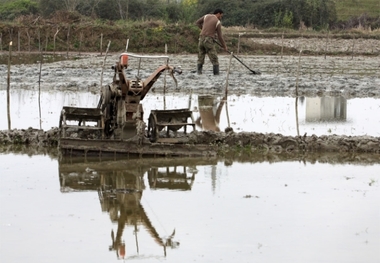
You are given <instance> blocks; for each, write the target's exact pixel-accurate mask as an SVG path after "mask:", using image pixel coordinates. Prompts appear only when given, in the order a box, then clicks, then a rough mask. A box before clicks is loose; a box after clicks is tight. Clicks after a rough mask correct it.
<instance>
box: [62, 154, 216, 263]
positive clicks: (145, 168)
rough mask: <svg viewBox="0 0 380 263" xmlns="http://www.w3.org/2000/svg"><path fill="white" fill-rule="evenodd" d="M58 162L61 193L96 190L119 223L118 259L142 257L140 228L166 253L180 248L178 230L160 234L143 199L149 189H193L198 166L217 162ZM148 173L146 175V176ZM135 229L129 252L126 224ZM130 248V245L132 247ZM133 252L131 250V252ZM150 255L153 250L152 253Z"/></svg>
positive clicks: (114, 246)
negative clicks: (146, 181)
mask: <svg viewBox="0 0 380 263" xmlns="http://www.w3.org/2000/svg"><path fill="white" fill-rule="evenodd" d="M78 161H79V162H76V161H74V162H72V160H62V161H60V162H59V182H60V188H61V192H63V193H70V192H75V191H97V192H98V196H99V201H100V205H101V208H102V212H106V213H108V214H109V216H110V219H111V221H112V223H114V224H115V225H117V229H116V231H114V230H113V229H112V230H111V245H110V246H109V250H110V251H115V252H116V256H117V258H118V259H128V258H129V257H133V258H136V257H139V255H140V254H141V253H140V246H139V238H138V234H139V232H140V231H141V229H140V228H141V227H142V228H143V229H144V230H145V231H147V232H148V233H149V235H150V236H151V238H152V239H153V240H154V241H155V243H156V244H157V245H158V246H160V247H162V249H163V250H162V255H163V256H166V253H167V248H171V249H175V248H178V247H179V245H180V243H179V241H177V240H176V239H175V229H174V228H173V231H171V233H170V234H169V235H162V234H160V233H159V232H158V231H157V230H156V228H155V226H154V225H153V223H152V221H151V220H150V218H149V216H148V214H147V213H146V211H145V209H144V207H143V205H142V204H141V199H142V196H143V192H144V190H145V189H146V185H145V180H144V179H147V180H148V182H149V188H150V189H153V190H157V189H170V190H177V191H190V190H191V186H192V184H193V182H194V180H195V175H196V173H197V168H196V165H195V164H197V165H205V164H215V163H216V161H215V160H212V159H210V160H204V159H194V158H192V159H188V158H186V159H180V160H178V159H164V160H161V159H154V160H141V159H138V160H127V161H102V162H80V161H81V160H78ZM146 175H147V176H146ZM128 226H129V227H132V228H133V235H134V237H133V238H134V243H135V251H136V252H135V253H136V255H127V254H126V242H125V239H124V238H126V237H127V238H132V237H131V236H126V235H124V230H125V228H126V227H128ZM129 251H131V248H129ZM129 253H130V254H132V252H129ZM149 254H151V253H149Z"/></svg>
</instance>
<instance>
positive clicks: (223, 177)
mask: <svg viewBox="0 0 380 263" xmlns="http://www.w3.org/2000/svg"><path fill="white" fill-rule="evenodd" d="M178 59H179V60H181V61H180V62H181V63H180V64H182V66H183V68H184V69H190V68H191V66H189V64H187V65H186V64H185V63H184V62H185V61H186V59H187V60H188V57H186V56H185V57H183V58H182V57H181V58H178ZM370 60H371V58H369V59H363V60H357V61H356V62H358V61H360V62H361V66H353V65H356V64H355V63H354V62H355V61H351V60H349V59H347V60H344V59H343V58H337V59H335V62H334V63H333V64H332V61H331V60H330V61H329V62H327V63H325V64H323V67H322V66H321V67H318V63H315V60H312V61H309V62H307V65H309V66H308V68H307V70H306V73H305V72H304V74H303V75H302V74H301V75H302V76H301V78H300V87H301V91H302V92H301V94H302V96H299V97H298V98H297V99H296V97H295V96H294V83H295V80H296V76H295V69H296V68H297V67H296V65H295V64H294V63H292V62H291V61H293V62H294V61H297V58H292V59H289V60H286V61H283V62H281V63H282V64H283V66H279V64H278V59H276V58H265V59H264V58H263V60H260V61H261V65H263V67H264V68H263V69H262V71H263V72H264V73H263V75H261V76H253V75H250V76H249V75H247V74H246V73H244V72H243V71H242V69H241V68H240V69H239V70H237V71H236V72H234V73H233V74H231V80H230V86H229V93H228V96H227V98H226V102H225V103H223V101H224V100H223V99H224V95H225V88H224V83H225V81H226V79H225V75H223V74H224V73H223V74H221V76H218V77H213V76H211V75H210V74H209V72H207V71H206V72H205V74H204V75H202V76H197V75H196V74H193V73H186V72H184V75H183V76H184V77H183V78H182V79H180V78H179V77H178V83H179V84H180V85H179V86H181V87H182V88H181V89H174V88H172V86H171V88H170V89H169V90H168V91H166V92H165V93H164V92H163V90H162V86H163V85H164V83H163V81H162V80H160V81H158V82H157V89H156V90H152V91H151V92H149V94H148V95H147V97H146V98H145V99H144V102H143V103H144V118H145V119H147V117H148V116H149V113H150V110H152V109H172V108H190V109H192V110H193V112H194V118H195V119H196V120H197V121H198V122H197V123H198V125H197V126H196V128H197V129H198V130H202V129H219V130H221V131H223V130H224V129H225V128H226V127H232V128H233V129H234V131H235V132H241V131H254V132H261V133H271V132H273V133H281V134H284V135H292V136H295V135H297V132H298V131H299V133H300V134H301V135H303V134H305V133H307V134H308V135H311V134H316V135H318V136H319V135H329V134H337V135H369V136H376V137H378V136H379V133H380V117H379V116H380V115H379V114H378V113H379V111H380V101H379V96H378V93H379V91H378V90H377V89H376V87H378V86H376V85H377V84H378V83H380V82H379V77H378V75H376V74H378V73H374V69H375V68H376V67H377V64H376V65H375V64H373V61H375V60H373V61H372V63H371V62H370ZM91 61H92V62H91V63H87V64H86V63H85V62H84V61H76V62H67V64H62V63H64V62H57V63H52V64H49V65H48V66H47V68H48V69H47V70H46V71H45V72H44V71H43V72H44V73H43V79H44V83H43V85H41V91H40V92H39V91H38V88H37V86H38V85H37V84H36V83H38V82H37V81H38V77H37V76H38V74H36V72H38V67H37V66H36V65H34V66H19V67H18V68H16V69H15V70H16V71H17V72H18V73H20V75H17V74H15V76H16V80H13V82H12V85H13V87H15V86H16V87H17V88H13V89H12V90H11V93H10V102H11V104H10V113H11V127H12V128H17V129H23V128H24V129H26V128H28V127H34V128H41V129H44V130H48V129H50V128H51V127H57V126H58V118H59V114H60V111H61V109H62V106H75V107H95V106H96V105H97V104H98V100H99V93H98V92H99V89H98V88H97V87H96V85H93V83H97V82H98V80H99V70H98V69H99V65H100V64H101V61H102V58H97V60H96V61H95V62H94V58H91ZM227 61H228V57H225V58H222V60H221V62H222V64H221V68H225V65H226V63H227ZM320 61H322V60H320ZM256 62H257V61H256ZM345 62H346V63H345ZM187 63H190V62H189V61H187ZM191 63H192V62H191ZM191 63H190V64H191ZM223 63H224V64H223ZM252 63H253V62H252ZM265 63H267V64H265ZM276 63H277V64H276ZM281 63H280V64H281ZM313 63H315V65H314V67H317V69H316V71H317V72H319V73H318V74H319V75H318V76H311V74H310V71H309V69H310V67H311V66H310V65H312V64H313ZM321 63H322V62H321ZM377 63H378V62H377ZM65 65H66V67H65ZM84 65H87V66H86V67H85V66H84ZM265 65H266V67H265ZM276 65H277V66H276ZM326 65H330V66H331V67H334V69H336V70H335V71H332V70H331V68H330V69H327V70H326ZM339 65H345V66H346V68H350V69H349V70H347V73H344V72H343V71H342V70H340V69H339V68H340V66H339ZM350 65H351V66H350ZM250 66H251V64H250ZM153 68H154V67H153ZM363 69H364V71H361V70H363ZM365 70H367V71H365ZM326 72H327V73H326ZM368 72H369V73H368ZM132 73H135V72H132ZM132 73H131V74H132ZM1 74H4V71H2V73H1ZM36 77H37V79H36ZM314 78H315V79H314ZM109 79H110V77H109V76H105V80H104V83H108V81H109ZM1 81H3V79H2V80H1ZM318 81H319V82H318ZM168 83H169V80H168ZM273 83H278V86H277V85H274V84H273ZM301 83H302V85H301ZM170 85H172V82H170ZM292 85H293V86H292ZM183 86H185V88H183ZM3 87H4V85H3V83H2V88H1V89H0V101H3V102H4V101H6V91H5V89H3ZM296 105H297V106H296ZM218 109H219V110H218ZM6 112H7V108H6V104H5V103H2V104H1V106H0V116H1V119H0V129H1V130H4V129H7V124H8V123H7V117H6ZM205 112H209V113H211V117H210V116H209V117H210V118H211V119H212V120H213V123H214V126H213V127H212V128H210V126H207V125H206V124H207V123H209V122H207V121H208V119H207V118H208V117H207V116H208V115H204V113H205ZM297 130H298V131H297ZM0 149H1V151H0V206H1V207H0V208H1V211H2V212H1V214H0V236H1V238H0V242H1V246H0V258H1V260H2V262H26V261H27V262H53V261H54V262H89V261H92V262H116V261H120V260H123V261H125V262H300V263H301V262H316V263H317V262H318V263H319V262H334V263H336V262H344V263H350V262H352V263H354V262H355V263H356V262H366V263H375V262H379V260H380V254H379V247H380V223H379V222H380V205H379V200H380V188H379V187H380V186H379V180H380V173H379V171H380V163H379V162H378V156H377V155H376V156H373V157H374V158H372V156H371V155H359V154H358V155H355V154H351V153H345V154H343V153H342V155H339V154H337V153H334V154H328V153H318V154H316V155H313V154H308V155H307V156H298V157H297V156H296V157H295V156H290V155H289V156H287V155H281V156H264V155H249V156H240V158H238V157H235V158H228V159H227V158H225V159H223V158H221V159H217V158H215V159H214V158H203V159H202V158H200V159H192V158H184V159H182V158H179V159H142V160H141V159H139V160H133V159H121V160H106V159H72V158H62V157H61V156H59V155H58V154H57V151H56V149H49V150H46V151H33V150H31V149H28V148H27V147H25V148H22V147H21V149H20V148H17V147H15V148H12V147H7V148H6V147H2V148H0Z"/></svg>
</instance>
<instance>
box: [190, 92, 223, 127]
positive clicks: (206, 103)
mask: <svg viewBox="0 0 380 263" xmlns="http://www.w3.org/2000/svg"><path fill="white" fill-rule="evenodd" d="M226 100H227V96H224V97H223V98H222V99H220V100H219V101H218V99H217V98H216V97H214V96H209V95H206V96H198V108H199V117H198V118H197V119H196V121H195V124H196V125H197V126H198V127H199V128H201V129H202V130H204V131H217V132H219V131H220V127H219V123H220V115H221V113H222V109H223V106H224V104H225V102H226Z"/></svg>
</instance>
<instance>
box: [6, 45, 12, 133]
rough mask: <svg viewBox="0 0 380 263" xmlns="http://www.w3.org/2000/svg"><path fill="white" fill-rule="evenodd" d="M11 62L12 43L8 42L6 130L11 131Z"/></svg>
mask: <svg viewBox="0 0 380 263" xmlns="http://www.w3.org/2000/svg"><path fill="white" fill-rule="evenodd" d="M11 62H12V41H11V42H9V57H8V78H7V114H8V130H9V131H10V130H11V106H10V94H9V92H10V87H11Z"/></svg>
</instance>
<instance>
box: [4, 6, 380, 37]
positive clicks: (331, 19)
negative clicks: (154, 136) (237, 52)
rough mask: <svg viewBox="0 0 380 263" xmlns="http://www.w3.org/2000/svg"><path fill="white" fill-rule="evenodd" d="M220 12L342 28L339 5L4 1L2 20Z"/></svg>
mask: <svg viewBox="0 0 380 263" xmlns="http://www.w3.org/2000/svg"><path fill="white" fill-rule="evenodd" d="M215 8H222V9H223V11H224V13H225V14H224V17H223V25H224V26H226V27H229V26H243V27H247V26H251V27H256V28H263V29H264V28H272V27H281V28H293V29H298V28H299V27H300V26H302V27H307V28H312V29H315V30H319V29H328V28H334V27H337V26H339V25H341V24H342V21H338V20H337V13H336V7H335V1H334V0H234V1H231V0H0V19H1V20H3V21H12V20H14V19H16V18H17V17H19V16H22V15H39V16H42V17H44V18H51V17H53V16H54V15H55V14H56V13H57V12H62V11H65V12H75V13H77V14H80V15H82V16H86V17H90V18H92V19H99V20H108V21H120V20H122V21H123V20H124V21H146V20H162V21H165V22H167V23H193V22H194V21H195V20H196V19H198V18H199V17H200V16H202V15H204V14H206V13H210V12H212V11H213V10H214V9H215ZM367 20H368V19H367ZM367 20H366V21H367ZM368 21H369V23H374V21H375V23H376V24H375V25H374V26H372V27H376V26H379V25H380V21H379V18H377V20H376V19H375V20H373V19H372V20H371V19H369V20H368ZM362 26H365V25H362Z"/></svg>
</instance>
